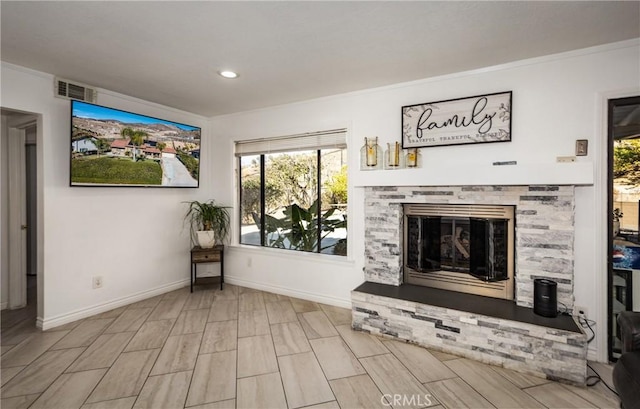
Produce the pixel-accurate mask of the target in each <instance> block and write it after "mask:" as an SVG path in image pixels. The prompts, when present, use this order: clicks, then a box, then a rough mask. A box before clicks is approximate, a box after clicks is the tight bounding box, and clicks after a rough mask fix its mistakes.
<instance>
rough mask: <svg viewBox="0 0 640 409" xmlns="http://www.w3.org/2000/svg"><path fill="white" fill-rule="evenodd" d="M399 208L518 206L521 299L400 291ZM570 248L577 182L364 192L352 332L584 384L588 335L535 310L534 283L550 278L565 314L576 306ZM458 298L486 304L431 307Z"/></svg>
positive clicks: (407, 287)
mask: <svg viewBox="0 0 640 409" xmlns="http://www.w3.org/2000/svg"><path fill="white" fill-rule="evenodd" d="M403 203H447V204H492V205H515V206H516V215H515V217H516V233H515V234H516V243H515V253H516V254H515V257H516V258H515V280H516V281H515V283H516V284H515V303H514V302H513V301H506V300H497V299H486V297H479V296H475V295H469V294H463V293H454V292H450V291H446V290H437V289H431V288H427V287H419V286H413V285H402V281H403V274H402V272H403V259H402V257H403V251H402V245H403V227H402V220H403V214H402V204H403ZM573 242H574V187H573V186H450V187H407V186H401V187H367V188H365V269H364V270H365V271H364V275H365V280H366V281H367V282H366V283H365V284H363V285H362V286H360V287H359V288H358V289H356V290H354V291H353V292H352V305H353V323H352V327H353V328H354V329H356V330H362V331H366V332H370V333H374V334H378V335H381V336H386V337H392V338H397V339H401V340H404V341H407V342H411V343H415V344H418V345H422V346H425V347H429V348H434V349H437V350H440V351H443V352H449V353H453V354H456V355H460V356H464V357H467V358H471V359H475V360H479V361H482V362H486V363H490V364H494V365H499V366H503V367H506V368H510V369H514V370H517V371H520V372H524V373H529V374H533V375H537V376H541V377H546V378H549V379H554V380H561V381H565V382H570V383H575V384H584V383H585V380H586V353H587V342H586V336H585V334H584V333H583V332H582V331H581V330H580V329H579V328H578V326H577V325H576V324H575V322H573V319H572V318H571V317H568V316H561V317H558V318H552V319H546V320H551V321H545V320H540V319H539V318H540V317H538V316H534V314H533V311H532V309H531V307H532V306H533V280H534V279H536V278H548V279H551V280H554V281H556V282H557V283H558V301H559V307H560V309H561V310H562V309H563V308H566V309H567V310H568V311H571V310H572V308H573V260H574V258H573V257H574V255H573V253H574V251H573ZM376 283H377V284H376ZM380 285H381V286H380ZM375 286H379V287H375ZM372 288H375V290H374V291H371V289H372ZM443 292H444V293H443ZM407 294H414V295H415V294H418V295H417V296H409V297H408V296H407ZM443 294H444V295H443ZM458 295H460V296H461V297H463V298H462V299H463V300H467V301H464V302H463V304H464V303H466V304H469V303H470V304H474V303H475V304H477V305H481V304H486V305H488V307H487V308H484V307H483V308H479V310H477V311H474V310H471V311H469V308H468V307H465V308H457V307H456V305H455V303H454V304H451V303H445V304H442V303H440V304H441V305H437V303H435V302H434V300H435V299H448V300H450V299H452V298H455V297H458ZM464 297H477V298H464ZM483 299H486V300H488V302H486V303H485V302H484V301H482V300H483ZM430 300H431V302H430ZM469 300H481V301H469ZM500 303H508V304H500ZM434 304H435V305H434ZM505 309H512V310H513V311H514V312H513V313H512V314H511V315H507V316H504V315H503V314H501V313H500V312H499V310H505ZM561 321H562V323H563V324H562V325H559V323H560V322H561Z"/></svg>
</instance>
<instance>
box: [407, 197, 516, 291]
mask: <svg viewBox="0 0 640 409" xmlns="http://www.w3.org/2000/svg"><path fill="white" fill-rule="evenodd" d="M403 209H404V243H405V245H404V281H405V282H406V283H410V284H417V285H424V286H428V287H435V288H442V289H445V290H453V291H459V292H465V293H471V294H478V295H484V296H488V297H495V298H503V299H508V300H513V298H514V236H515V234H514V231H515V228H514V206H496V205H475V204H474V205H467V204H405V205H404V206H403Z"/></svg>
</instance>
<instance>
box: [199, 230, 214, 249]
mask: <svg viewBox="0 0 640 409" xmlns="http://www.w3.org/2000/svg"><path fill="white" fill-rule="evenodd" d="M196 235H197V238H198V245H199V246H200V247H202V248H203V249H210V248H211V247H213V246H215V245H216V236H215V234H214V233H213V231H212V230H205V231H197V232H196Z"/></svg>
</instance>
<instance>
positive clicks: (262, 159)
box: [236, 144, 349, 258]
mask: <svg viewBox="0 0 640 409" xmlns="http://www.w3.org/2000/svg"><path fill="white" fill-rule="evenodd" d="M331 148H338V149H341V150H346V149H347V146H346V144H344V145H342V146H335V147H328V146H327V147H318V148H314V149H305V150H307V151H315V165H316V180H317V185H316V192H317V193H316V198H315V199H316V200H317V201H318V217H317V226H316V231H317V237H316V240H317V245H316V248H315V249H314V250H313V251H305V250H298V249H287V248H277V247H271V246H268V245H267V232H266V217H265V215H266V199H267V197H266V162H267V161H266V157H267V155H269V154H271V153H276V152H263V153H254V152H251V153H249V152H248V153H246V154H238V153H237V152H236V156H237V167H238V172H237V175H238V199H239V201H238V204H239V206H238V231H239V234H238V244H240V245H246V246H251V247H256V248H257V247H260V248H273V249H276V250H289V251H292V252H296V253H305V254H321V255H326V256H339V257H345V258H346V257H348V251H347V252H346V253H345V254H344V255H342V254H340V255H338V254H335V255H334V254H327V253H323V252H322V222H323V220H324V219H323V217H322V212H321V209H322V193H323V188H322V182H323V180H322V151H323V150H325V149H331ZM297 150H299V149H293V150H291V151H283V152H281V153H292V152H295V151H297ZM247 156H257V157H258V158H259V167H260V226H259V235H260V243H259V244H252V243H243V242H242V227H243V222H242V214H243V201H242V197H243V196H242V193H243V184H242V182H243V173H242V158H243V157H247ZM347 203H348V199H347ZM345 229H346V232H347V237H346V238H348V231H349V229H348V227H346V226H345Z"/></svg>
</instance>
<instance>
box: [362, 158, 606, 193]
mask: <svg viewBox="0 0 640 409" xmlns="http://www.w3.org/2000/svg"><path fill="white" fill-rule="evenodd" d="M351 178H352V180H353V185H354V186H355V187H366V186H481V185H500V186H522V185H576V186H588V185H593V181H594V167H593V162H569V163H544V164H522V165H520V164H517V165H502V166H493V165H492V164H489V165H469V166H462V167H461V166H455V167H453V166H452V167H441V168H438V170H437V171H433V170H431V169H424V168H419V169H398V170H357V171H356V172H353V173H352V175H351Z"/></svg>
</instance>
